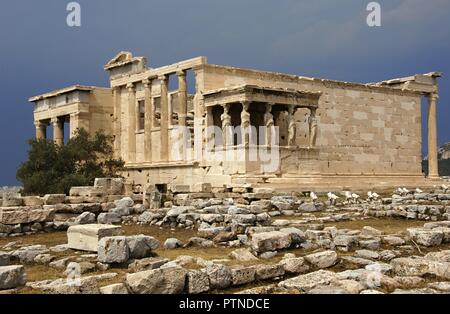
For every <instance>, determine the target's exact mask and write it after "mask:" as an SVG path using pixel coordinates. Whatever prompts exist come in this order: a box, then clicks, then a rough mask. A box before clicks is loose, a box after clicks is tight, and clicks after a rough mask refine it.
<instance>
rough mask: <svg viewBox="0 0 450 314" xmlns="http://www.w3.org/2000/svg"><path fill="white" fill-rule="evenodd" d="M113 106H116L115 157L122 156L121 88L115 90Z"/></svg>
mask: <svg viewBox="0 0 450 314" xmlns="http://www.w3.org/2000/svg"><path fill="white" fill-rule="evenodd" d="M113 106H114V155H115V156H116V157H119V156H120V151H121V137H122V134H121V133H122V132H121V123H122V109H121V107H122V106H121V101H120V87H119V86H117V87H114V88H113Z"/></svg>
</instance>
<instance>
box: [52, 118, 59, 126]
mask: <svg viewBox="0 0 450 314" xmlns="http://www.w3.org/2000/svg"><path fill="white" fill-rule="evenodd" d="M50 122H51V123H52V124H56V123H59V122H60V120H59V117H52V118H51V119H50Z"/></svg>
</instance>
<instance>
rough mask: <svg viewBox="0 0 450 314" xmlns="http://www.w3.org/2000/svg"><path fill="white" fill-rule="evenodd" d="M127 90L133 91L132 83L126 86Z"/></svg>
mask: <svg viewBox="0 0 450 314" xmlns="http://www.w3.org/2000/svg"><path fill="white" fill-rule="evenodd" d="M127 89H128V91H130V92H131V91H134V90H135V86H134V83H128V84H127Z"/></svg>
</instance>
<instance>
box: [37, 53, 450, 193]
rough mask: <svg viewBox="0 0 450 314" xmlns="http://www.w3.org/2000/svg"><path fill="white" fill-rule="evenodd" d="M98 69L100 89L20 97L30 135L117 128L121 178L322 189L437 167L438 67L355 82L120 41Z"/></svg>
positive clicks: (411, 176) (417, 178) (409, 181)
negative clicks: (151, 52)
mask: <svg viewBox="0 0 450 314" xmlns="http://www.w3.org/2000/svg"><path fill="white" fill-rule="evenodd" d="M104 69H105V70H106V71H108V72H109V77H110V88H100V87H85V86H78V85H76V86H72V87H69V88H65V89H61V90H57V91H54V92H51V93H46V94H43V95H39V96H35V97H32V98H30V99H29V100H30V102H32V103H33V104H34V120H35V125H36V137H37V138H45V137H46V136H47V134H46V133H47V132H46V126H47V125H49V124H50V123H51V124H52V126H53V138H54V140H55V141H56V142H57V143H58V144H61V145H62V144H63V141H64V123H65V122H68V123H69V124H70V133H71V134H72V133H73V131H74V130H75V129H76V128H78V127H83V128H85V129H87V130H88V131H89V132H92V133H93V132H95V131H96V130H99V129H103V130H105V131H106V132H108V133H109V134H112V135H113V136H114V138H115V142H114V148H115V153H116V155H117V156H120V157H122V159H123V160H124V161H125V162H126V165H125V167H126V171H125V173H124V176H125V177H126V178H127V182H128V183H130V184H134V185H139V186H141V187H144V186H145V185H147V184H150V185H153V186H159V187H163V186H167V185H186V186H189V189H190V190H191V191H195V185H196V184H197V183H210V184H211V185H212V186H213V187H223V186H229V187H232V186H236V185H242V184H251V185H253V186H258V187H273V188H276V189H278V190H280V189H283V190H291V189H292V188H295V189H304V190H311V189H314V190H322V191H326V190H328V189H329V188H330V187H333V188H338V187H340V188H348V189H353V188H355V187H358V188H373V187H383V186H395V185H403V186H430V185H434V184H436V182H435V181H436V179H437V178H438V176H439V174H438V166H437V156H438V147H437V126H436V102H437V99H438V83H437V79H438V78H439V77H440V76H441V73H439V72H432V73H427V74H417V75H414V76H411V77H405V78H400V79H393V80H388V81H383V82H379V83H371V84H359V83H349V82H340V81H332V80H326V79H317V78H309V77H302V76H296V75H289V74H282V73H271V72H264V71H257V70H249V69H242V68H233V67H228V66H221V65H213V64H208V63H207V60H206V58H205V57H198V58H193V59H189V60H184V61H181V62H178V63H175V64H170V65H167V66H163V67H159V68H151V67H148V66H147V63H146V59H145V58H144V57H134V56H133V55H132V54H131V53H130V52H121V53H119V54H118V55H117V56H115V57H114V58H113V59H111V60H110V61H109V62H108V63H107V64H106V65H105V66H104ZM175 85H177V86H176V87H173V86H175ZM423 97H426V98H427V100H428V132H427V136H428V152H429V178H427V180H425V179H424V175H423V174H422V166H421V160H422V133H421V132H422V131H421V129H422V128H421V111H420V110H421V106H422V104H421V101H422V98H423ZM66 137H67V136H66Z"/></svg>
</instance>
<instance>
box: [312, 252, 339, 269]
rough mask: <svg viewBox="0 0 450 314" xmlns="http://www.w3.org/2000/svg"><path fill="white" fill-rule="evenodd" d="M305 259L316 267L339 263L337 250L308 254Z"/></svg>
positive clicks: (326, 266)
mask: <svg viewBox="0 0 450 314" xmlns="http://www.w3.org/2000/svg"><path fill="white" fill-rule="evenodd" d="M305 260H306V261H307V262H308V263H310V264H311V265H313V266H314V267H317V268H328V267H331V266H333V265H334V264H336V263H337V261H338V256H337V254H336V252H335V251H324V252H318V253H314V254H309V255H306V256H305Z"/></svg>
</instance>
